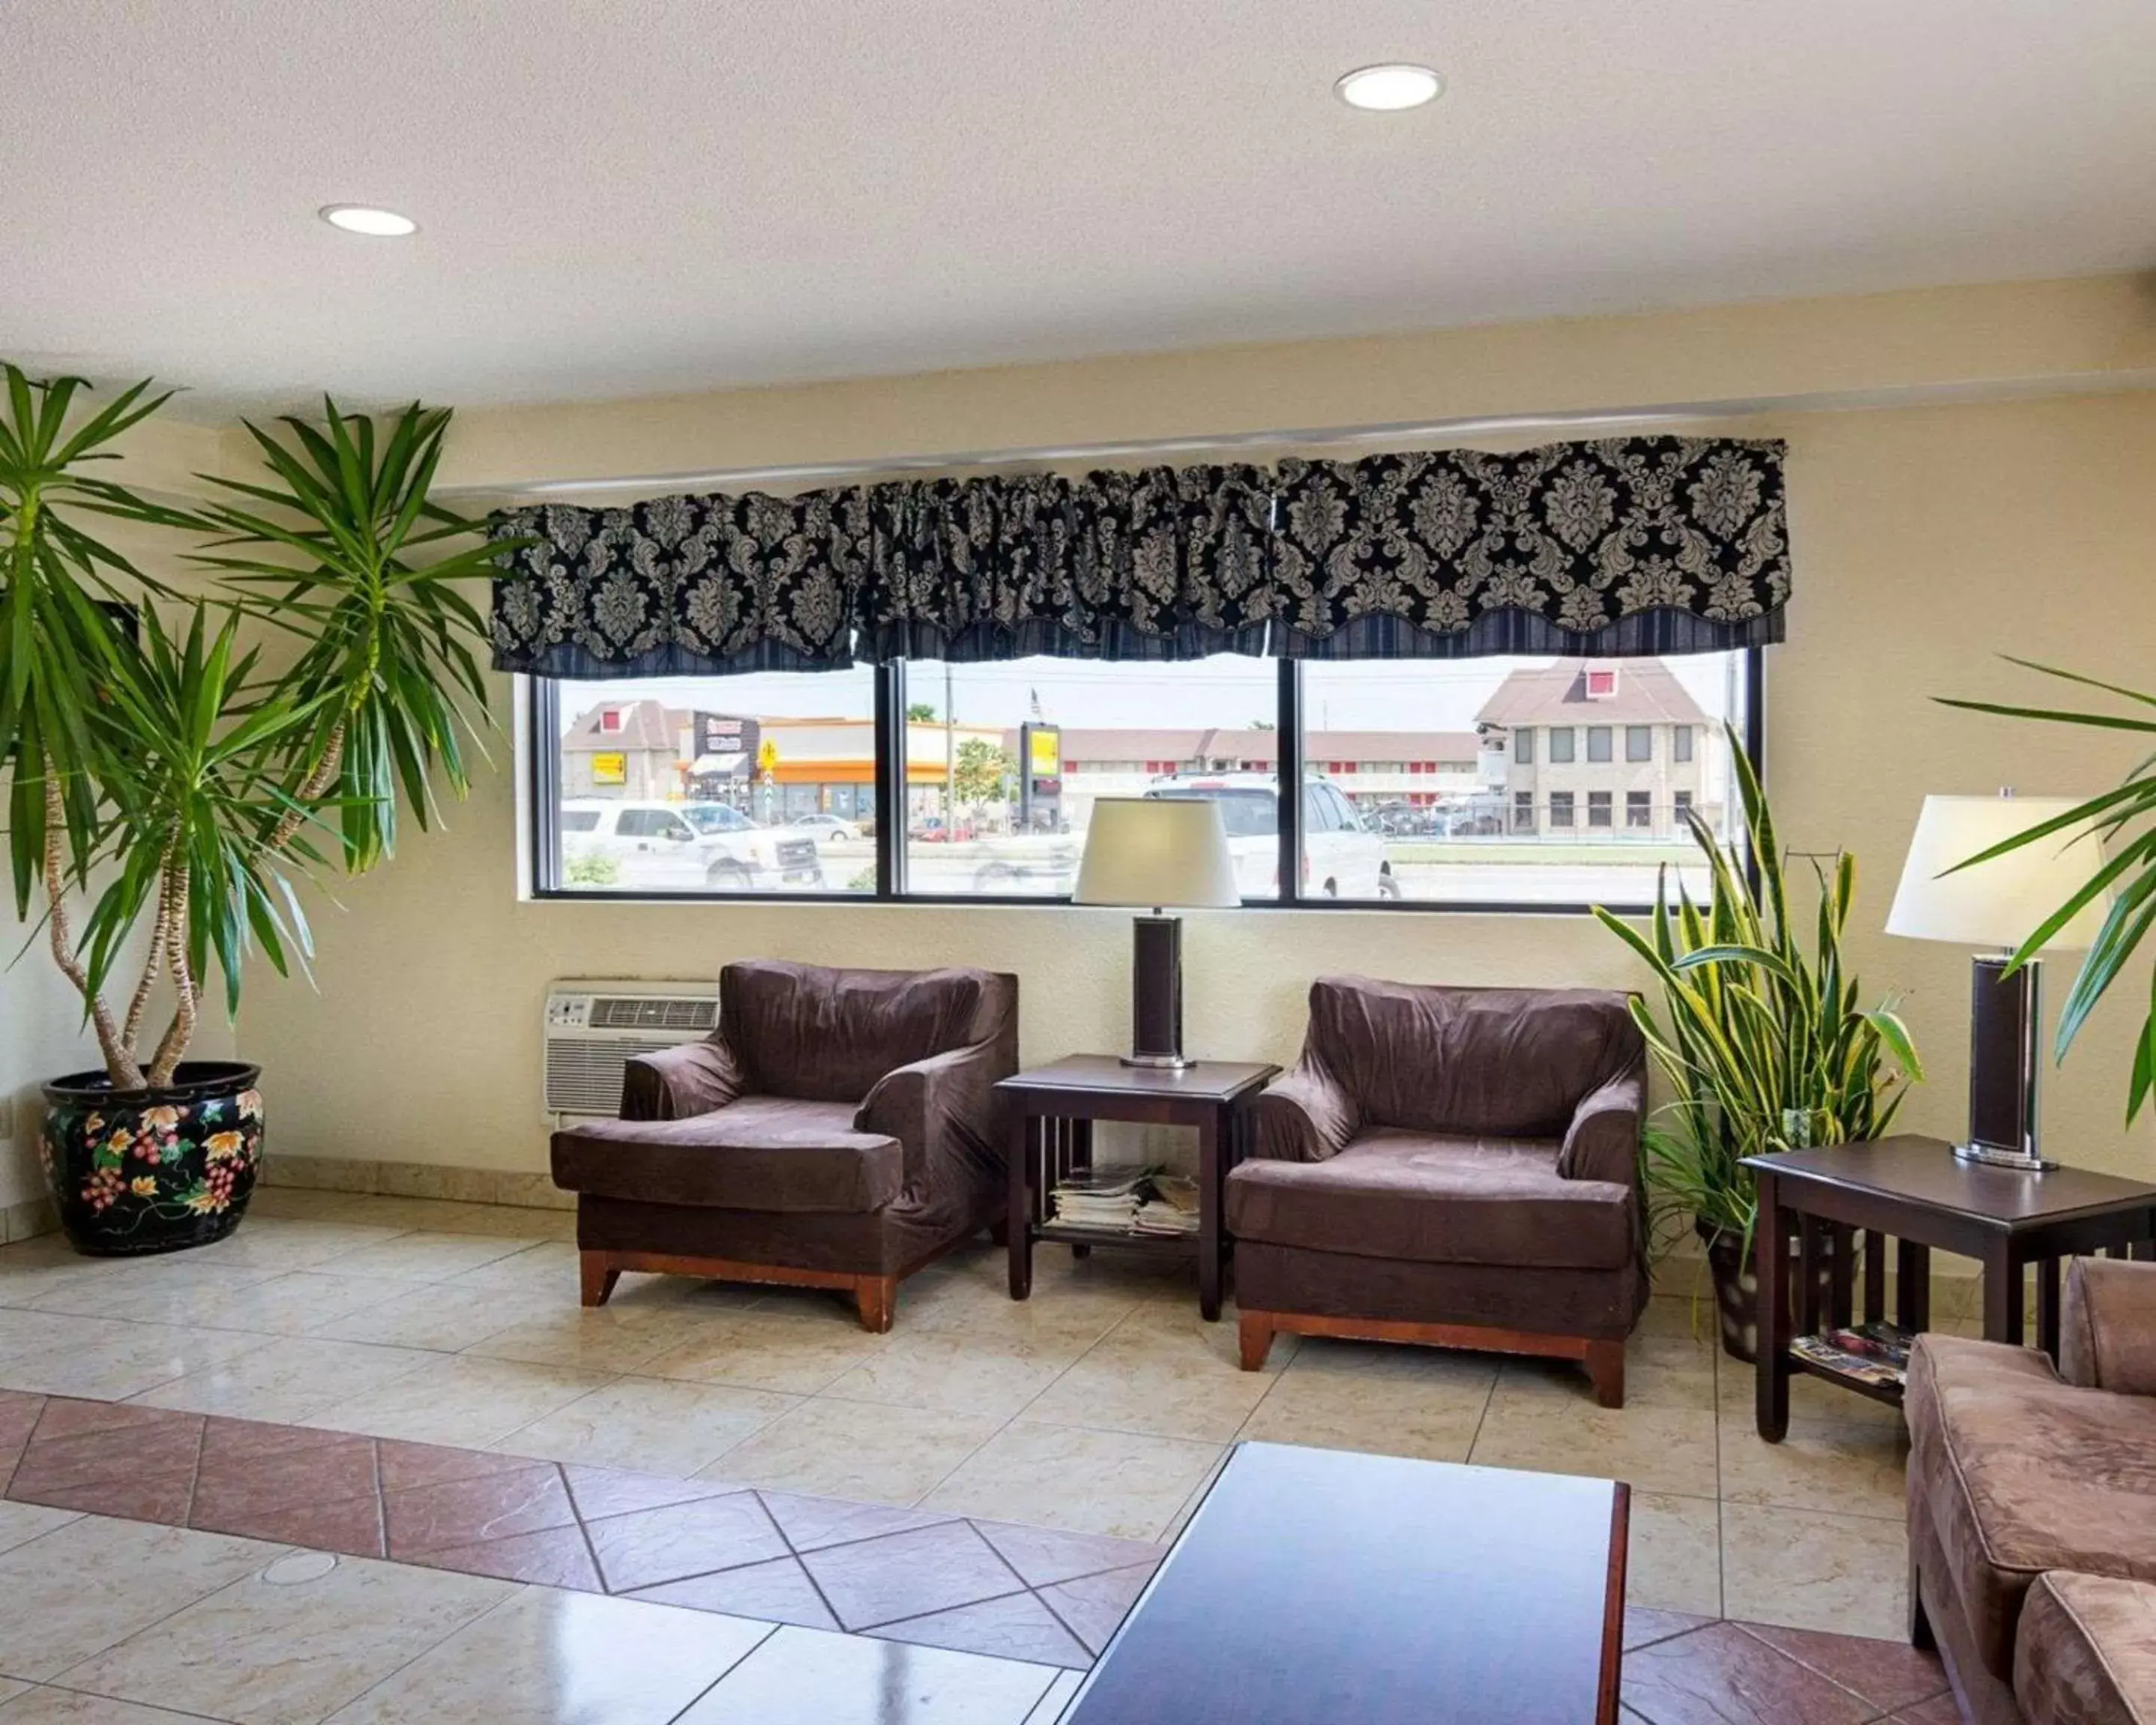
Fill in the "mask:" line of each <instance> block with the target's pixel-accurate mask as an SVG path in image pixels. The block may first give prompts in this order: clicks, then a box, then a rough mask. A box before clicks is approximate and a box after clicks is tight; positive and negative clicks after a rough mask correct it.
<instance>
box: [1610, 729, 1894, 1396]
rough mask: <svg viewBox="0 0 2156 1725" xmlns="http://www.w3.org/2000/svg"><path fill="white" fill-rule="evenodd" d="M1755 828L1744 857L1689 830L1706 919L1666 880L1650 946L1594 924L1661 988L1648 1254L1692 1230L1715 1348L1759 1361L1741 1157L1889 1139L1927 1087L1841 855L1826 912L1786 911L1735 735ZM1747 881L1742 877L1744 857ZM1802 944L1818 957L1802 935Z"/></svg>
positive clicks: (1645, 1015) (1645, 1159)
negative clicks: (1866, 965)
mask: <svg viewBox="0 0 2156 1725" xmlns="http://www.w3.org/2000/svg"><path fill="white" fill-rule="evenodd" d="M1726 738H1727V745H1728V750H1729V757H1730V760H1731V762H1732V763H1733V764H1732V772H1733V773H1734V776H1735V778H1736V783H1737V789H1738V795H1739V798H1740V799H1741V801H1742V804H1743V814H1744V839H1745V847H1746V849H1745V853H1743V854H1740V853H1739V851H1738V849H1737V847H1736V846H1735V845H1731V844H1726V843H1724V842H1723V841H1722V839H1720V838H1719V837H1718V836H1717V834H1715V832H1714V830H1713V829H1712V828H1711V827H1709V826H1708V825H1707V822H1706V821H1705V819H1702V816H1701V815H1700V814H1699V813H1698V811H1697V810H1687V811H1686V817H1685V819H1686V826H1687V828H1688V829H1689V830H1690V832H1691V837H1692V840H1693V842H1694V843H1695V844H1697V845H1698V847H1699V849H1700V851H1701V854H1702V855H1703V856H1704V857H1705V858H1706V860H1707V872H1708V878H1709V886H1710V896H1709V899H1708V901H1707V903H1706V904H1705V905H1704V906H1702V905H1700V904H1697V903H1696V902H1695V901H1693V899H1692V897H1691V893H1690V892H1689V891H1688V890H1687V889H1686V887H1685V886H1683V884H1682V883H1681V881H1680V882H1678V883H1677V885H1676V895H1675V900H1674V902H1672V898H1671V880H1670V877H1669V870H1667V868H1665V869H1664V870H1662V872H1661V876H1660V879H1659V880H1658V882H1657V885H1656V889H1655V911H1654V916H1653V919H1652V921H1651V922H1650V925H1649V927H1648V929H1647V931H1646V932H1644V933H1643V932H1641V931H1640V930H1639V929H1637V928H1635V927H1633V926H1632V925H1631V924H1630V923H1629V922H1625V920H1624V919H1623V918H1622V917H1620V916H1615V915H1614V914H1613V913H1611V912H1610V911H1607V910H1604V909H1603V908H1601V907H1600V906H1597V907H1596V909H1595V912H1594V914H1595V916H1597V917H1598V918H1599V920H1600V921H1601V922H1602V924H1603V926H1604V927H1606V928H1608V929H1609V931H1610V932H1612V933H1614V934H1615V935H1616V936H1617V937H1618V938H1619V939H1620V940H1622V941H1623V942H1625V945H1627V946H1628V947H1630V948H1631V949H1632V950H1633V952H1635V953H1637V954H1638V955H1639V957H1640V959H1641V960H1642V961H1644V962H1645V964H1646V965H1647V968H1649V969H1650V971H1652V972H1653V973H1654V975H1655V980H1656V981H1657V982H1658V983H1660V984H1661V993H1662V1011H1663V1014H1664V1018H1665V1019H1666V1023H1665V1022H1663V1021H1662V1020H1661V1019H1657V1018H1656V1016H1655V1011H1654V1009H1653V1008H1652V1007H1650V1005H1649V1004H1647V1003H1646V1002H1645V1000H1644V999H1639V998H1637V997H1635V999H1634V1000H1633V1002H1632V1016H1633V1018H1634V1019H1635V1020H1636V1021H1637V1023H1638V1024H1639V1026H1640V1033H1641V1034H1643V1035H1644V1036H1645V1038H1646V1041H1647V1048H1648V1050H1649V1052H1650V1055H1652V1057H1653V1059H1654V1061H1655V1065H1656V1066H1657V1067H1658V1068H1659V1069H1660V1070H1661V1073H1662V1074H1663V1076H1664V1077H1665V1078H1666V1080H1667V1081H1668V1082H1669V1085H1670V1087H1671V1090H1672V1091H1674V1093H1675V1094H1674V1096H1673V1099H1672V1100H1671V1101H1670V1102H1669V1103H1667V1104H1666V1106H1663V1107H1662V1108H1661V1109H1659V1110H1657V1111H1656V1113H1655V1117H1654V1118H1653V1119H1651V1120H1650V1122H1648V1124H1647V1126H1646V1127H1645V1131H1644V1132H1642V1134H1641V1141H1640V1163H1641V1168H1640V1172H1641V1184H1642V1186H1643V1188H1644V1189H1645V1192H1646V1194H1647V1212H1648V1213H1647V1219H1646V1226H1647V1230H1648V1232H1649V1235H1650V1238H1653V1239H1656V1240H1664V1239H1666V1238H1667V1237H1668V1235H1669V1233H1670V1231H1671V1228H1672V1227H1673V1226H1675V1227H1681V1226H1682V1225H1683V1224H1685V1223H1686V1221H1689V1222H1690V1224H1691V1226H1692V1227H1693V1228H1694V1229H1695V1230H1697V1233H1698V1235H1699V1237H1700V1239H1701V1240H1702V1241H1703V1242H1704V1243H1705V1245H1706V1247H1707V1265H1708V1268H1709V1271H1710V1273H1711V1275H1712V1278H1713V1283H1714V1291H1715V1301H1716V1306H1717V1311H1718V1312H1719V1313H1720V1317H1721V1327H1722V1346H1723V1347H1724V1348H1725V1349H1726V1350H1727V1352H1729V1353H1731V1354H1732V1355H1734V1356H1735V1357H1736V1358H1739V1359H1744V1360H1749V1359H1750V1358H1752V1357H1753V1349H1754V1347H1755V1345H1756V1341H1757V1337H1758V1288H1757V1286H1756V1283H1755V1281H1754V1278H1753V1273H1752V1239H1753V1230H1754V1229H1755V1228H1756V1226H1757V1225H1758V1197H1757V1194H1756V1193H1755V1191H1754V1189H1753V1177H1752V1173H1751V1171H1750V1170H1749V1169H1748V1168H1745V1167H1744V1166H1743V1160H1744V1158H1746V1157H1748V1156H1755V1155H1758V1154H1759V1153H1762V1152H1764V1151H1772V1150H1786V1149H1791V1148H1796V1147H1802V1146H1805V1145H1810V1144H1833V1143H1843V1142H1851V1141H1855V1140H1861V1139H1866V1138H1874V1137H1881V1136H1882V1135H1883V1134H1884V1133H1885V1132H1886V1128H1887V1127H1888V1125H1889V1123H1890V1122H1892V1119H1893V1117H1894V1115H1895V1113H1896V1111H1897V1110H1898V1109H1899V1108H1900V1106H1901V1105H1902V1099H1903V1097H1904V1096H1906V1095H1907V1090H1906V1087H1905V1086H1906V1082H1907V1081H1912V1080H1921V1079H1922V1076H1923V1070H1922V1065H1921V1064H1920V1063H1919V1061H1918V1060H1917V1050H1916V1048H1915V1046H1914V1045H1913V1044H1912V1041H1911V1040H1910V1037H1909V1033H1908V1029H1907V1026H1906V1025H1905V1024H1903V1023H1902V1020H1901V1019H1900V1018H1899V1017H1898V1016H1897V1014H1895V1013H1894V1011H1893V1010H1892V1008H1891V1007H1890V1006H1888V1005H1886V1004H1881V1005H1877V1006H1871V1007H1864V1006H1860V1005H1859V1004H1858V1002H1859V1001H1860V1000H1861V998H1862V992H1863V991H1862V988H1861V984H1860V983H1859V982H1858V980H1857V978H1856V977H1854V976H1852V975H1851V974H1850V973H1848V970H1847V968H1846V966H1845V961H1844V957H1843V953H1842V934H1843V931H1844V930H1845V928H1846V927H1847V926H1848V922H1849V914H1850V909H1851V905H1852V903H1853V902H1854V901H1855V899H1856V858H1854V857H1853V856H1851V855H1849V854H1848V853H1847V852H1846V851H1837V852H1836V853H1835V857H1834V859H1833V863H1832V865H1831V867H1821V866H1820V865H1818V864H1816V863H1815V864H1814V865H1813V868H1814V872H1815V875H1816V877H1817V886H1818V904H1817V906H1816V909H1815V914H1814V915H1812V916H1810V917H1809V918H1807V917H1805V916H1803V915H1802V914H1801V913H1800V912H1799V911H1794V910H1793V909H1792V907H1791V905H1790V901H1789V881H1788V878H1787V874H1786V870H1785V865H1784V859H1783V856H1782V854H1781V850H1780V846H1779V841H1778V840H1777V839H1776V837H1775V832H1774V815H1773V813H1772V811H1771V810H1770V809H1769V808H1768V803H1767V799H1766V797H1765V794H1764V793H1763V791H1762V789H1761V788H1760V785H1759V780H1758V774H1757V773H1755V772H1754V771H1753V766H1752V762H1751V757H1749V756H1748V754H1747V753H1746V752H1745V751H1744V747H1743V742H1742V740H1741V739H1740V738H1739V737H1738V736H1737V734H1736V732H1734V731H1733V730H1732V731H1729V732H1726ZM1745 855H1748V856H1749V857H1750V859H1751V860H1752V866H1751V867H1750V868H1748V867H1747V866H1746V862H1745ZM1807 929H1808V930H1809V946H1807V944H1806V938H1805V931H1806V930H1807Z"/></svg>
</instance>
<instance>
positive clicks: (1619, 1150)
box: [1557, 1065, 1647, 1187]
mask: <svg viewBox="0 0 2156 1725" xmlns="http://www.w3.org/2000/svg"><path fill="white" fill-rule="evenodd" d="M1646 1106H1647V1072H1646V1068H1645V1066H1644V1065H1636V1066H1632V1067H1630V1068H1628V1069H1627V1070H1625V1071H1622V1072H1620V1073H1619V1074H1618V1075H1617V1076H1615V1077H1614V1078H1612V1079H1610V1080H1609V1081H1607V1082H1606V1083H1604V1085H1603V1086H1601V1087H1600V1088H1599V1089H1597V1090H1593V1091H1589V1092H1588V1094H1587V1096H1586V1097H1585V1098H1584V1100H1583V1101H1581V1103H1580V1105H1579V1106H1578V1108H1577V1109H1576V1110H1575V1111H1573V1117H1572V1124H1571V1125H1570V1126H1569V1127H1567V1128H1566V1129H1565V1134H1564V1143H1563V1147H1561V1148H1560V1149H1559V1150H1558V1153H1557V1171H1558V1173H1559V1174H1561V1175H1563V1177H1564V1178H1566V1179H1568V1180H1607V1181H1609V1183H1611V1184H1613V1185H1617V1186H1634V1187H1636V1186H1637V1185H1638V1183H1639V1178H1640V1116H1641V1115H1642V1114H1644V1113H1645V1111H1646Z"/></svg>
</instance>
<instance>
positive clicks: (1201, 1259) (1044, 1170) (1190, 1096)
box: [996, 1055, 1280, 1322]
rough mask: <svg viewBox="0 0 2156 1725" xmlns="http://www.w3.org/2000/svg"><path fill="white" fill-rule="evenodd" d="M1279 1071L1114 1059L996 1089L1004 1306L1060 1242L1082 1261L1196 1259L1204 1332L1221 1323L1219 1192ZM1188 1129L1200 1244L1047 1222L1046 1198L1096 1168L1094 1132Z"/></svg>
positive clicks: (1065, 1063)
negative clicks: (1002, 1178) (1051, 1244)
mask: <svg viewBox="0 0 2156 1725" xmlns="http://www.w3.org/2000/svg"><path fill="white" fill-rule="evenodd" d="M1279 1070H1280V1068H1279V1067H1277V1066H1273V1065H1265V1063H1263V1062H1261V1061H1260V1062H1248V1061H1235V1060H1193V1061H1192V1062H1191V1063H1190V1064H1189V1065H1187V1066H1182V1067H1178V1068H1174V1069H1172V1070H1171V1069H1168V1068H1163V1067H1158V1066H1126V1065H1124V1064H1123V1063H1122V1061H1121V1060H1118V1059H1116V1056H1115V1055H1070V1056H1069V1057H1067V1058H1066V1059H1064V1060H1057V1061H1055V1063H1054V1064H1053V1065H1046V1066H1034V1067H1031V1068H1029V1069H1028V1070H1025V1071H1024V1072H1020V1073H1018V1074H1016V1075H1014V1076H1012V1077H1009V1078H1006V1079H1004V1080H1003V1081H1001V1082H1000V1083H998V1085H997V1086H996V1090H997V1092H998V1094H999V1095H1000V1096H1002V1097H1003V1098H1004V1103H1005V1105H1006V1106H1008V1107H1009V1111H1010V1115H1009V1119H1010V1127H1009V1131H1010V1142H1009V1158H1010V1166H1009V1179H1010V1213H1009V1216H1008V1217H1007V1218H1006V1219H1005V1227H1006V1229H1007V1230H1008V1233H1009V1241H1008V1244H1009V1250H1010V1296H1011V1298H1012V1299H1014V1300H1023V1299H1024V1298H1025V1297H1026V1296H1028V1295H1029V1294H1031V1293H1032V1291H1033V1247H1034V1241H1036V1240H1064V1241H1067V1242H1068V1243H1069V1244H1070V1246H1071V1247H1072V1248H1073V1250H1076V1251H1078V1252H1079V1253H1081V1255H1082V1254H1083V1253H1085V1252H1086V1251H1088V1250H1091V1248H1092V1247H1094V1246H1095V1245H1129V1246H1145V1247H1152V1248H1156V1249H1160V1248H1165V1249H1167V1250H1173V1251H1180V1252H1188V1250H1190V1249H1191V1248H1192V1246H1193V1245H1195V1246H1196V1247H1197V1249H1198V1309H1199V1312H1200V1314H1201V1315H1203V1316H1204V1318H1205V1320H1206V1321H1207V1322H1213V1321H1214V1320H1216V1319H1217V1318H1219V1316H1220V1271H1221V1262H1222V1260H1223V1259H1224V1257H1225V1255H1226V1252H1227V1241H1226V1239H1225V1236H1224V1234H1223V1232H1222V1230H1221V1226H1220V1210H1221V1204H1222V1198H1223V1194H1222V1183H1223V1182H1224V1181H1225V1180H1226V1179H1227V1178H1228V1170H1229V1168H1232V1167H1234V1166H1235V1161H1236V1158H1238V1157H1240V1155H1241V1154H1242V1153H1243V1152H1244V1150H1245V1148H1246V1147H1247V1144H1246V1140H1247V1138H1248V1136H1249V1132H1250V1104H1251V1103H1252V1102H1254V1101H1255V1100H1256V1099H1257V1095H1258V1092H1259V1091H1261V1090H1263V1089H1264V1088H1265V1084H1266V1081H1268V1080H1269V1079H1270V1078H1271V1077H1272V1076H1273V1075H1274V1074H1275V1073H1276V1072H1278V1071H1279ZM1096 1120H1120V1121H1126V1122H1131V1123H1132V1124H1136V1125H1142V1126H1183V1127H1193V1128H1194V1129H1195V1130H1196V1132H1197V1133H1198V1219H1199V1226H1198V1235H1197V1237H1196V1239H1195V1240H1192V1239H1191V1238H1190V1237H1189V1236H1188V1235H1180V1236H1178V1235H1154V1234H1135V1233H1129V1232H1125V1231H1121V1230H1104V1229H1099V1228H1074V1227H1072V1226H1070V1224H1067V1223H1061V1222H1055V1221H1052V1220H1050V1218H1049V1214H1048V1194H1049V1189H1050V1187H1052V1186H1054V1185H1055V1183H1056V1182H1057V1181H1058V1180H1060V1179H1061V1178H1063V1177H1064V1176H1065V1175H1066V1174H1070V1173H1080V1172H1083V1171H1084V1170H1085V1169H1086V1168H1091V1166H1092V1165H1093V1122H1095V1121H1096Z"/></svg>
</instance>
